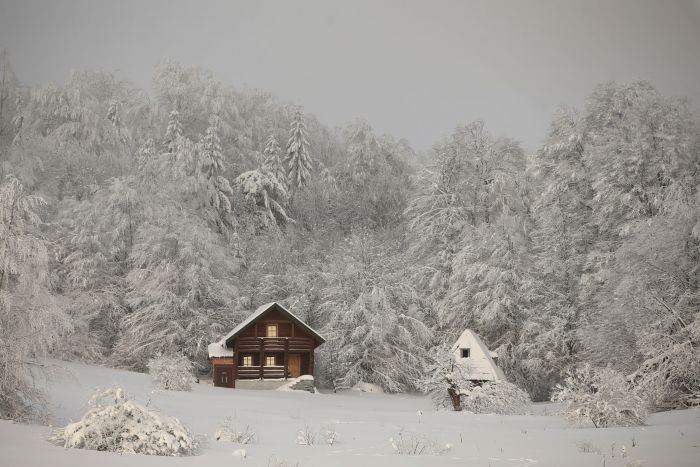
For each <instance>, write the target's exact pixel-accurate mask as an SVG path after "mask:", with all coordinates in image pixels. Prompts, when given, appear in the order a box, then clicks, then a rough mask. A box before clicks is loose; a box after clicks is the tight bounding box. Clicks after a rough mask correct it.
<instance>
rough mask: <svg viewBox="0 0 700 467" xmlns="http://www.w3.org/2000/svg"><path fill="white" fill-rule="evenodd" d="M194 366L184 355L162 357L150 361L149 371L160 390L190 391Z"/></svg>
mask: <svg viewBox="0 0 700 467" xmlns="http://www.w3.org/2000/svg"><path fill="white" fill-rule="evenodd" d="M193 370H194V366H193V365H192V362H191V361H190V360H189V359H188V358H187V357H185V356H184V355H172V356H169V355H160V356H158V357H155V358H152V359H151V360H149V361H148V371H149V373H150V374H151V377H152V378H153V381H154V382H155V384H156V386H157V387H158V388H159V389H169V390H171V391H189V390H190V389H191V385H192V383H193V382H194V376H192V373H193Z"/></svg>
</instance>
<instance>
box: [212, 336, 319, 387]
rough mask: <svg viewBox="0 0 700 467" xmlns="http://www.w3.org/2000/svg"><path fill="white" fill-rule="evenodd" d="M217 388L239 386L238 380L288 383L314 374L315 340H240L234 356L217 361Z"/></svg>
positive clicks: (247, 338)
mask: <svg viewBox="0 0 700 467" xmlns="http://www.w3.org/2000/svg"><path fill="white" fill-rule="evenodd" d="M212 363H213V365H214V385H215V386H224V387H231V388H235V387H236V381H241V380H248V381H250V380H260V381H265V380H270V381H275V380H277V381H284V380H286V379H289V378H296V377H299V376H301V375H306V374H313V371H314V341H313V339H311V338H307V337H239V338H238V339H236V340H235V341H234V342H233V356H232V357H223V358H214V359H212Z"/></svg>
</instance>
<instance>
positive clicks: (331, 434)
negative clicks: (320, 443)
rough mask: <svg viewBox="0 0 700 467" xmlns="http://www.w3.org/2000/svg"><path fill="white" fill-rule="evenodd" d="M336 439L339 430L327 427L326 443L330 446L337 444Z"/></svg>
mask: <svg viewBox="0 0 700 467" xmlns="http://www.w3.org/2000/svg"><path fill="white" fill-rule="evenodd" d="M336 439H338V432H337V431H335V430H334V429H332V428H331V429H327V430H326V444H327V445H329V446H333V445H334V444H335V441H336Z"/></svg>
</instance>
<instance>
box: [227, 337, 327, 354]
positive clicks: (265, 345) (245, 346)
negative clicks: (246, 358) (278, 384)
mask: <svg viewBox="0 0 700 467" xmlns="http://www.w3.org/2000/svg"><path fill="white" fill-rule="evenodd" d="M234 345H235V346H236V347H237V350H238V351H239V352H240V353H241V354H245V353H255V352H260V350H261V349H262V350H263V351H266V352H284V351H285V350H286V351H288V352H308V351H310V350H313V349H314V340H313V339H311V338H310V337H239V338H238V339H236V342H235V344H234Z"/></svg>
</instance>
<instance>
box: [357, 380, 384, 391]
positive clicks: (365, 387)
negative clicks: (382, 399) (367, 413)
mask: <svg viewBox="0 0 700 467" xmlns="http://www.w3.org/2000/svg"><path fill="white" fill-rule="evenodd" d="M352 390H353V391H359V392H372V393H375V394H384V389H382V387H381V386H379V385H378V384H372V383H365V382H364V381H358V382H357V383H356V384H355V385H354V386H353V387H352Z"/></svg>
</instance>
